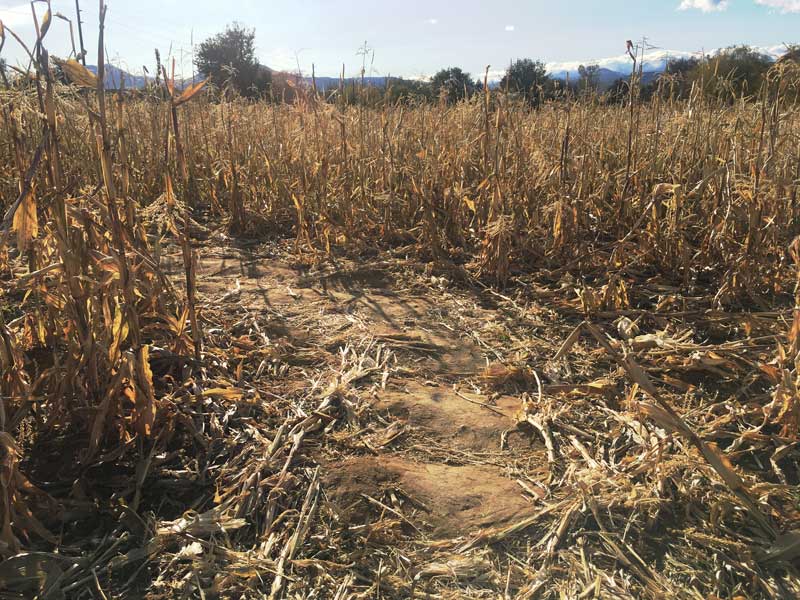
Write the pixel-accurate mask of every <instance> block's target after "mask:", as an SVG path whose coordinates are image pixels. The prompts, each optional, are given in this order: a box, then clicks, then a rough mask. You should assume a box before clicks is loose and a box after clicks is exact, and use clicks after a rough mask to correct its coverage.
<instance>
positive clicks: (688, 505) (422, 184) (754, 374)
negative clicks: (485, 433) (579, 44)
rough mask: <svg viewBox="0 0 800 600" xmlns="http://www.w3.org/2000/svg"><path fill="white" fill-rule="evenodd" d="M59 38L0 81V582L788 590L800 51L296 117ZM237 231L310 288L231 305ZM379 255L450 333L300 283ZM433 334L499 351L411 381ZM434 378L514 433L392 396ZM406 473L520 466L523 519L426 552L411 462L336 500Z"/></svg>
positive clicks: (69, 593)
mask: <svg viewBox="0 0 800 600" xmlns="http://www.w3.org/2000/svg"><path fill="white" fill-rule="evenodd" d="M101 14H103V13H101ZM42 31H43V33H41V38H40V40H39V43H37V44H36V46H35V48H33V50H32V52H31V58H32V62H33V65H34V69H35V73H33V75H32V76H31V78H30V80H29V81H27V82H26V83H25V85H23V86H6V87H5V88H4V89H3V90H1V91H0V132H2V133H0V140H1V141H0V197H2V199H3V203H4V206H3V210H4V218H3V222H2V231H1V232H0V235H2V241H3V243H2V246H1V247H0V279H2V291H1V294H2V295H1V296H0V298H1V299H2V304H1V305H0V337H2V340H1V343H0V372H1V373H2V377H1V378H0V395H1V396H2V398H1V399H0V561H1V562H0V595H2V597H3V598H6V597H7V598H24V597H34V596H36V597H41V598H51V597H54V598H56V597H57V598H73V597H74V598H101V597H102V598H111V597H153V598H162V597H163V598H171V597H184V598H208V597H236V598H240V597H245V598H251V597H252V598H263V597H269V598H306V597H307V598H339V599H344V598H387V599H388V598H407V597H420V598H422V597H436V598H461V597H475V598H500V597H502V598H534V597H543V598H557V597H567V598H590V597H594V598H601V597H602V598H611V597H613V598H640V597H644V598H663V597H686V598H792V597H797V595H798V594H800V573H798V557H800V513H799V512H798V509H800V495H799V494H798V488H797V485H798V483H799V482H800V469H798V457H800V451H799V450H798V426H799V425H800V398H798V385H800V371H798V364H799V363H798V360H800V308H799V307H800V241H797V239H798V238H797V236H798V235H800V199H798V191H800V105H798V104H797V102H796V98H797V93H796V92H797V90H796V89H795V86H796V82H797V81H798V79H797V72H796V66H794V65H791V64H785V65H781V66H780V68H777V67H776V69H775V70H774V73H772V74H771V77H770V79H769V81H768V82H767V83H766V84H765V85H764V87H763V88H762V89H761V90H760V91H759V92H758V93H757V94H755V95H754V96H753V97H750V98H746V99H745V98H735V97H733V98H729V99H722V100H720V99H719V98H717V99H714V100H711V99H709V98H706V97H704V96H703V95H702V94H701V93H700V91H699V90H696V91H695V93H693V94H692V95H691V97H690V98H689V99H688V100H677V99H673V98H671V97H670V95H669V93H668V86H665V89H664V90H663V91H664V93H661V94H657V95H656V96H655V97H654V98H653V99H652V100H651V101H648V102H646V103H645V102H640V101H639V100H638V99H637V97H636V94H635V91H634V93H632V94H631V98H630V99H629V101H628V103H627V104H626V105H625V106H620V105H614V106H609V105H606V104H603V103H602V102H601V101H600V99H599V98H597V97H576V98H572V97H569V96H565V97H564V98H562V99H560V100H557V101H552V102H548V103H545V104H544V105H543V106H541V107H538V108H535V109H534V108H531V107H530V106H528V105H526V104H524V103H523V102H521V101H520V100H518V99H515V98H514V97H513V96H510V95H507V94H504V93H503V92H502V91H496V90H490V89H488V86H487V89H486V90H485V91H484V93H482V94H480V95H478V96H477V97H474V98H472V99H470V100H466V101H463V102H460V103H457V104H447V103H446V102H444V101H442V102H440V103H434V104H429V103H420V104H414V103H398V104H394V105H378V106H358V105H355V106H353V105H349V104H348V105H345V103H343V102H342V103H339V102H337V98H336V96H335V95H334V97H333V98H332V99H331V100H329V101H323V100H322V99H321V98H320V97H318V96H317V95H315V94H314V93H313V92H312V91H311V90H298V93H297V97H296V99H295V101H294V102H293V103H292V104H278V103H270V102H254V101H246V100H244V99H235V98H234V99H230V98H228V99H225V100H220V99H219V98H217V97H216V96H215V95H213V94H210V93H207V92H208V90H207V89H206V88H205V87H204V86H203V84H197V85H194V86H191V87H189V88H187V89H184V90H178V89H175V86H174V85H172V84H171V83H170V82H169V81H170V78H169V77H168V74H167V73H166V71H165V72H164V79H165V81H167V84H165V88H166V89H161V90H155V89H151V90H148V91H144V92H136V93H132V92H124V91H122V92H119V91H107V90H105V89H104V88H103V83H102V82H103V64H102V54H103V53H102V52H100V56H101V58H100V65H99V68H98V73H97V76H95V75H94V74H92V73H90V72H89V71H87V70H86V69H85V68H83V67H82V66H81V65H80V64H79V63H77V62H75V61H68V62H63V61H62V62H61V63H60V64H61V67H62V69H63V70H64V72H65V73H66V74H67V75H68V77H69V79H70V80H71V82H72V83H71V85H63V84H60V83H57V82H56V80H55V78H54V72H53V69H52V66H53V65H54V64H55V61H54V60H51V59H50V58H49V57H48V54H47V51H46V50H45V45H44V43H43V40H44V39H45V38H44V33H46V28H44V27H43V28H42ZM99 48H101V49H102V48H103V37H102V27H101V34H100V39H99ZM634 83H635V77H634ZM222 248H228V249H229V250H224V252H234V253H236V254H235V256H236V257H237V258H236V259H235V260H236V261H246V260H250V261H251V262H253V264H255V266H254V267H253V268H254V269H267V270H268V269H270V268H273V267H275V266H276V265H284V266H285V269H286V271H287V272H289V267H292V268H296V269H297V270H299V272H302V273H303V277H305V279H303V277H300V278H299V279H297V281H298V282H300V283H296V282H295V283H291V284H290V285H288V286H287V283H286V282H283V280H280V281H282V283H280V284H277V283H275V285H274V286H273V288H271V289H272V292H273V293H276V292H280V293H282V294H284V296H285V303H284V304H282V305H280V306H278V305H275V304H274V303H266V304H263V303H262V304H258V305H256V304H252V303H251V304H248V303H247V302H246V301H245V298H246V297H249V296H255V293H256V291H258V290H256V289H254V288H253V287H252V284H251V283H249V282H248V281H244V276H241V278H242V279H243V281H239V279H238V278H237V277H229V278H228V279H227V280H223V281H221V282H220V281H217V279H215V278H214V276H215V273H216V274H218V273H222V270H221V269H222V267H224V266H225V262H224V261H222V262H221V263H219V264H218V263H216V262H214V260H216V258H219V257H220V256H223V255H221V254H220V253H221V252H223V250H221V249H222ZM224 256H227V255H224ZM224 256H223V257H224ZM215 257H216V258H215ZM248 257H249V258H248ZM220 265H222V267H220ZM286 265H288V266H286ZM212 267H215V268H216V267H219V269H218V270H217V271H213V269H212ZM276 268H277V267H276ZM364 269H367V272H368V275H369V277H372V276H373V275H374V271H376V270H377V271H380V272H381V273H383V275H382V277H387V278H388V279H389V280H391V281H392V282H395V283H394V284H393V286H394V287H392V289H393V290H395V291H394V292H392V293H393V294H399V297H405V296H403V294H412V293H413V298H419V297H425V296H427V297H435V298H438V302H439V303H440V307H439V312H436V316H435V319H434V317H433V316H431V315H434V313H433V312H431V313H426V315H427V316H414V317H408V318H407V319H406V321H405V322H404V323H403V325H404V327H406V329H404V331H405V333H404V334H403V335H402V336H401V335H399V334H398V333H396V332H394V333H391V334H390V333H386V332H380V331H379V330H378V329H376V328H375V326H374V323H372V324H371V322H370V321H368V320H365V319H366V317H364V316H363V314H362V313H360V312H358V310H356V309H353V308H352V306H350V305H348V306H349V308H348V307H346V306H343V304H342V302H341V300H336V298H335V297H334V299H333V300H330V298H328V300H325V296H324V294H322V292H320V294H319V295H318V296H315V295H313V294H310V292H309V291H308V290H306V289H305V288H304V289H300V288H301V287H302V285H301V284H302V282H303V281H305V280H307V279H308V278H311V279H314V280H315V281H334V280H335V278H336V277H338V278H340V279H341V278H342V277H343V278H345V279H347V280H348V281H349V282H350V283H348V284H347V287H348V288H349V287H350V286H352V285H354V283H353V282H356V283H357V282H358V281H359V273H362V272H364ZM216 276H217V278H219V277H222V276H221V275H216ZM269 276H270V277H272V275H269ZM288 276H289V275H287V277H288ZM234 280H235V281H234ZM270 281H273V283H274V282H275V281H276V280H274V279H271V280H270ZM292 281H293V282H294V281H295V280H292ZM213 282H216V283H214V284H213V285H212V283H213ZM242 284H244V285H242ZM309 285H311V284H309ZM314 285H316V284H314ZM370 285H371V286H373V287H370V286H369V285H366V284H364V290H366V291H364V290H362V292H360V293H363V294H366V295H367V296H368V297H371V298H377V299H376V300H375V302H376V303H380V302H385V298H386V296H387V294H388V292H387V293H386V294H378V293H376V292H375V289H374V285H373V284H370ZM215 286H216V287H215ZM248 286H250V287H248ZM292 286H294V289H292ZM279 287H280V289H278V288H279ZM311 287H312V288H313V285H312V286H311ZM284 289H285V290H287V291H286V292H284V291H283V290H284ZM314 289H316V288H314ZM267 292H269V289H267ZM267 292H265V293H267ZM325 292H326V293H327V288H326V290H325ZM248 295H249V296H248ZM355 297H356V296H353V298H355ZM409 297H412V296H409ZM327 301H330V302H332V303H333V304H331V305H330V306H329V305H328V304H319V303H320V302H327ZM336 303H338V305H337V306H333V305H334V304H336ZM381 306H383V305H381ZM390 316H391V315H390ZM429 317H430V318H431V319H433V320H431V321H430V322H429V321H426V320H425V319H428V318H429ZM426 323H429V324H430V327H427V325H426ZM441 323H444V324H445V326H446V329H447V331H445V330H444V329H442V331H444V333H442V334H441V335H442V336H444V335H449V336H451V337H450V338H448V339H451V340H454V341H453V346H454V347H455V348H461V347H467V346H469V347H470V348H471V347H473V346H474V347H475V349H476V350H475V351H476V352H478V353H480V354H481V361H482V366H480V368H478V367H475V368H469V369H465V368H462V367H461V366H459V367H458V368H456V367H454V366H452V365H451V366H449V367H447V369H445V370H440V371H437V370H435V369H434V368H433V367H431V369H432V370H430V371H426V370H425V369H426V368H427V367H425V366H424V365H426V364H427V363H426V362H425V361H426V360H428V358H429V357H430V356H432V355H435V354H437V353H442V352H443V351H442V343H441V340H440V339H439V338H436V339H433V338H431V339H433V341H431V339H429V338H428V337H425V335H427V334H425V331H428V332H430V331H433V330H436V331H439V330H438V329H436V328H437V327H439V328H440V329H441V327H440V325H441ZM426 327H427V329H426ZM282 328H288V329H289V330H292V331H294V330H298V331H299V330H302V331H303V332H304V334H303V335H302V336H301V335H299V334H298V335H296V336H295V335H288V334H285V333H281V332H282V331H283V329H282ZM409 328H410V329H409ZM411 330H413V331H411ZM409 331H411V334H409ZM448 332H449V333H448ZM437 335H438V334H437ZM440 337H441V336H440ZM442 339H444V338H442ZM454 352H455V350H454ZM454 356H455V354H454ZM409 357H416V358H413V360H412V359H409ZM426 357H428V358H426ZM456 358H458V357H457V356H456ZM406 359H408V360H406ZM455 360H456V359H455V358H453V361H451V362H452V364H455ZM444 362H447V361H444ZM437 368H439V367H437ZM420 374H422V375H420ZM415 377H417V378H419V377H421V378H422V379H420V381H422V380H424V382H425V385H429V383H430V381H431V380H433V381H435V382H437V385H441V386H442V389H444V390H446V391H447V393H451V388H452V390H455V389H456V388H457V389H458V390H471V391H469V394H478V395H477V396H474V398H473V396H472V395H468V397H467V400H469V402H468V403H467V404H465V405H464V407H465V408H464V409H463V410H465V411H466V410H468V409H469V410H471V409H475V410H476V411H479V412H478V414H483V415H484V417H483V418H482V419H483V420H485V419H494V418H497V414H495V413H498V411H499V412H502V410H501V408H502V405H503V404H502V403H503V402H504V401H505V400H503V398H506V399H508V402H511V403H514V404H513V406H514V411H513V412H514V415H513V423H512V424H511V425H509V426H508V427H507V431H504V432H503V434H502V437H500V436H498V439H497V440H495V441H496V442H497V443H498V444H499V450H498V449H497V447H496V446H497V444H495V445H494V446H492V450H491V453H489V452H488V451H486V452H483V450H481V452H479V451H477V450H475V448H471V449H467V450H465V449H464V448H461V447H459V448H456V447H455V446H449V447H447V448H439V449H438V450H436V449H432V448H434V447H433V446H431V445H430V444H429V443H427V442H425V439H426V438H424V436H423V433H422V432H421V431H422V430H421V429H420V428H419V427H417V426H416V425H415V424H414V421H413V418H411V417H408V415H406V418H403V419H399V418H395V417H396V415H394V414H393V413H392V411H391V410H388V409H387V410H388V412H387V410H384V409H383V408H382V405H381V404H380V402H381V400H380V398H381V396H382V395H383V394H388V395H391V394H400V393H401V392H399V391H398V390H401V389H402V390H405V391H403V392H402V394H406V395H407V394H411V393H412V392H409V391H408V390H409V389H412V388H409V387H408V386H409V385H410V383H409V382H410V381H412V380H413V379H414V378H415ZM393 386H395V387H393ZM403 386H405V387H403ZM393 389H394V390H395V391H394V392H392V390H393ZM414 389H416V388H414ZM423 389H424V388H423ZM476 390H477V391H476ZM417 393H420V394H423V393H424V391H420V390H419V389H417ZM453 393H455V392H453ZM458 394H461V395H462V396H463V395H464V394H468V392H467V391H464V392H463V393H462V392H461V391H458ZM376 398H378V399H377V400H376ZM475 398H478V399H477V400H476V399H475ZM465 402H466V400H465ZM480 411H483V412H480ZM454 418H457V417H454ZM425 426H426V425H425V424H424V423H423V424H422V425H421V426H420V427H422V429H424V427H425ZM476 427H479V425H476ZM509 431H510V432H512V433H511V434H510V433H509ZM512 434H513V436H519V435H522V436H523V437H524V438H525V439H526V440H527V442H526V444H525V445H523V446H520V445H518V444H514V443H511V444H509V442H508V439H509V437H508V436H509V435H512ZM420 436H423V437H420ZM437 439H438V438H437ZM421 440H422V441H421ZM493 443H494V442H493ZM437 448H438V446H437ZM426 453H427V454H426ZM432 453H433V454H432ZM434 454H435V456H434ZM401 455H402V456H410V457H412V458H413V459H414V460H415V461H417V463H418V462H419V461H422V460H423V457H424V460H425V461H427V462H430V463H431V464H436V465H445V466H453V465H455V467H460V468H466V467H469V466H471V467H472V468H475V469H485V468H488V466H492V465H493V466H494V467H497V466H498V465H501V466H502V473H503V474H504V475H503V476H504V477H506V478H507V479H508V480H509V481H511V482H512V485H513V484H514V482H519V486H515V485H514V486H513V487H514V490H515V491H513V492H510V491H508V492H507V491H502V490H499V489H498V491H497V492H496V494H497V495H502V494H506V493H508V494H509V495H514V496H521V497H524V498H525V499H526V500H525V502H526V503H527V504H526V507H527V506H529V509H528V508H525V509H524V510H521V511H518V513H515V516H514V518H510V520H507V521H505V522H503V523H502V524H499V521H498V522H494V521H493V522H490V523H489V525H487V526H485V527H474V528H472V529H470V530H468V528H466V525H465V529H464V530H463V531H456V532H450V533H449V535H446V536H440V535H438V534H436V533H435V532H434V529H429V528H426V525H425V523H426V521H425V519H426V518H429V519H433V517H418V515H424V514H428V515H432V514H436V510H437V509H435V508H431V507H430V506H428V507H427V510H426V508H425V507H424V506H423V505H424V504H425V503H424V502H421V501H420V502H416V501H415V500H414V499H413V498H412V496H413V495H414V494H412V493H411V492H409V489H411V488H412V487H413V484H412V483H408V484H407V485H406V487H404V486H403V481H404V480H403V475H402V473H406V472H408V469H410V468H412V467H408V466H404V467H403V468H402V469H401V468H399V467H398V468H397V469H396V470H395V471H393V473H394V474H393V475H391V476H390V477H389V476H387V477H388V479H386V480H385V481H384V480H381V482H379V483H380V485H376V486H373V488H374V489H371V491H368V490H367V488H366V487H365V488H363V489H362V488H358V493H355V494H353V495H352V496H353V497H350V496H349V495H348V494H346V493H345V490H346V489H349V488H348V487H347V486H348V485H349V484H347V483H346V482H344V480H343V479H342V478H343V477H345V476H346V475H347V473H344V474H342V473H341V470H342V469H341V464H345V465H351V466H352V469H353V472H355V471H354V470H355V469H356V466H357V465H362V464H364V461H366V460H368V459H369V460H374V461H376V462H375V464H376V465H379V466H380V468H381V469H385V468H386V469H388V467H387V466H386V465H393V464H396V461H398V460H399V458H398V457H399V456H401ZM365 457H366V458H365ZM370 457H372V458H370ZM434 459H435V460H434ZM369 464H372V463H369ZM414 464H416V463H414ZM414 468H416V467H414ZM437 468H438V467H437ZM442 468H444V467H442ZM497 468H500V467H497ZM337 469H338V470H337ZM368 471H370V469H364V472H365V473H367V474H366V475H364V476H365V477H367V479H369V477H371V475H369V477H368V476H367V475H368ZM437 473H438V471H437ZM437 478H438V480H439V481H440V482H441V481H443V480H444V479H445V476H444V475H441V476H437ZM359 481H361V480H359ZM370 481H371V480H370ZM387 482H388V483H387ZM409 486H410V487H409ZM351 487H352V486H351ZM503 489H505V488H503ZM401 491H402V492H403V493H401ZM420 494H422V495H423V496H424V491H421V492H420ZM431 498H432V499H433V500H435V499H436V496H435V495H432V496H430V497H429V501H428V504H430V500H431ZM487 502H488V500H487ZM345 505H346V507H345V508H342V507H343V506H345ZM356 505H357V506H358V507H359V508H357V509H352V507H353V506H356ZM351 510H355V513H354V514H350V512H348V511H351Z"/></svg>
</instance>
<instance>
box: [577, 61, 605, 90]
mask: <svg viewBox="0 0 800 600" xmlns="http://www.w3.org/2000/svg"><path fill="white" fill-rule="evenodd" d="M598 71H600V67H599V66H597V65H589V66H583V65H580V66H579V67H578V75H580V78H581V79H580V82H579V83H578V86H579V88H580V89H581V90H583V91H584V92H594V91H597V87H598V84H599V83H600V82H599V81H598Z"/></svg>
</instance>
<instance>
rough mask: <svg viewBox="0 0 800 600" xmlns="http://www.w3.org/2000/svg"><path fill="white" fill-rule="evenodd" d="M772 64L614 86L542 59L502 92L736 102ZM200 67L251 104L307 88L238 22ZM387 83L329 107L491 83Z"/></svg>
mask: <svg viewBox="0 0 800 600" xmlns="http://www.w3.org/2000/svg"><path fill="white" fill-rule="evenodd" d="M798 48H800V47H798V46H790V47H787V53H786V57H792V58H793V59H794V61H795V62H797V56H798V53H799V52H798ZM773 65H774V61H773V59H772V58H771V57H770V56H768V55H766V54H763V53H761V52H759V51H758V50H756V49H754V48H752V47H750V46H746V45H739V46H731V47H729V48H726V49H725V50H722V51H721V52H719V53H718V54H716V55H714V56H703V57H691V58H675V59H672V60H670V61H669V62H668V63H667V65H666V68H665V70H664V72H663V73H661V74H658V75H657V76H652V75H649V74H646V73H642V72H641V70H639V72H638V73H637V72H636V71H635V68H636V66H635V65H634V63H633V61H632V62H631V76H628V77H620V78H619V79H617V80H615V81H613V82H611V83H610V84H609V83H608V82H602V81H601V80H600V77H599V75H600V73H601V69H600V68H599V66H598V65H591V64H589V65H581V66H580V67H579V69H578V73H579V76H578V77H577V78H576V79H574V80H572V81H570V80H569V79H567V80H561V79H558V78H554V77H552V76H551V75H549V74H548V72H547V69H546V67H545V64H544V63H543V62H542V61H540V60H534V59H531V58H521V59H517V60H515V61H513V62H512V63H511V64H510V65H509V66H508V68H507V70H506V73H505V75H504V76H503V78H502V79H501V81H500V82H499V84H497V86H496V87H498V88H499V89H501V90H503V91H505V92H507V93H509V94H513V95H515V96H517V97H519V98H520V99H524V100H525V101H526V102H528V103H529V104H531V105H532V106H538V105H539V104H541V103H542V102H544V101H547V100H552V99H556V98H559V97H564V96H566V95H571V96H579V95H592V96H599V97H601V98H602V99H603V100H604V101H606V102H608V103H622V102H625V101H627V100H628V99H629V97H630V93H631V83H632V82H635V83H636V87H637V90H636V91H637V95H638V97H639V98H641V99H645V100H646V99H649V98H650V97H652V96H653V95H654V94H657V93H665V94H669V95H671V96H672V97H677V98H686V97H688V95H689V93H690V92H691V90H692V89H693V88H695V87H699V88H700V90H701V91H702V93H703V94H704V95H706V96H712V97H716V98H720V99H729V100H732V99H735V98H742V97H748V96H752V95H754V94H756V93H757V92H758V91H759V89H760V88H761V85H762V83H763V82H764V80H765V78H766V77H767V74H768V73H769V71H770V69H771V68H772V66H773ZM195 66H196V67H197V69H198V71H199V72H200V73H202V74H203V75H205V76H208V77H209V78H210V79H211V81H212V83H214V84H215V85H216V86H217V87H218V88H219V89H231V88H232V89H235V91H236V92H237V93H238V94H240V95H243V96H246V97H251V98H254V97H265V96H269V97H272V98H273V99H276V100H281V99H284V100H285V99H289V100H291V99H292V98H293V97H294V95H295V94H296V93H297V88H298V86H300V85H304V83H303V80H301V79H300V78H299V77H294V76H292V75H291V74H287V73H279V72H273V71H271V70H270V69H268V68H267V67H265V66H263V65H260V64H259V63H258V61H257V59H256V58H255V30H253V29H247V28H245V27H243V26H241V25H239V24H236V23H234V24H232V25H229V26H228V27H227V28H226V29H225V31H224V32H222V33H220V34H217V35H216V36H213V37H211V38H209V39H207V40H206V41H204V42H202V43H201V44H200V48H199V52H198V53H197V57H196V59H195ZM385 81H386V83H385V85H382V86H378V85H370V86H366V85H359V80H358V78H352V79H349V80H347V82H344V81H343V82H342V84H341V85H340V86H339V87H337V88H336V89H334V90H330V89H328V90H324V91H323V92H322V95H323V96H325V97H326V98H327V99H329V100H336V101H340V102H341V101H343V102H345V103H350V104H354V103H367V104H374V103H378V102H387V101H388V102H409V101H443V102H449V103H455V102H459V101H462V100H464V99H468V98H471V97H472V96H474V95H475V94H478V93H480V92H481V91H482V90H483V89H484V86H485V85H486V83H487V82H486V81H483V80H481V79H480V78H476V77H475V76H473V75H472V74H470V73H469V72H467V71H465V70H463V69H462V68H460V67H457V66H453V67H448V68H444V69H441V70H439V71H438V72H437V73H436V74H435V75H434V76H433V77H432V78H431V79H430V80H429V81H420V80H411V79H403V78H386V80H385Z"/></svg>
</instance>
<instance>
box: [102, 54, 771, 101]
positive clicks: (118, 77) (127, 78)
mask: <svg viewBox="0 0 800 600" xmlns="http://www.w3.org/2000/svg"><path fill="white" fill-rule="evenodd" d="M755 49H756V50H758V51H760V52H762V53H763V54H765V55H767V56H769V57H771V58H772V59H773V60H777V59H778V58H779V57H780V56H782V55H783V54H784V53H785V52H786V46H784V45H775V46H764V47H757V48H755ZM718 52H719V50H709V51H707V52H705V54H708V55H712V56H713V55H714V54H717V53H718ZM702 55H703V52H683V51H672V50H654V51H651V52H647V53H645V54H644V56H643V57H642V60H641V66H642V71H643V73H644V80H645V82H648V81H652V80H653V79H655V78H656V77H658V75H659V74H660V73H663V72H664V70H665V69H666V67H667V64H668V63H669V61H670V60H673V59H677V58H690V57H699V56H702ZM581 65H584V66H589V65H595V66H597V67H598V70H597V71H596V72H595V77H596V78H597V83H598V86H599V87H600V88H601V89H607V88H608V87H610V86H611V85H612V84H613V83H614V82H615V81H617V80H618V79H621V78H627V77H629V76H630V73H631V68H632V65H633V63H632V61H631V59H630V57H629V56H628V55H627V54H621V55H619V56H613V57H609V58H601V59H596V60H587V61H572V62H552V63H548V64H547V65H546V66H547V71H548V73H549V74H550V76H551V77H553V78H554V79H560V80H566V79H567V78H569V79H570V80H572V81H577V80H578V78H579V77H580V74H579V67H580V66H581ZM87 68H88V69H89V70H90V71H92V72H93V73H95V74H96V73H97V67H95V66H87ZM503 73H504V70H503V71H490V72H489V82H490V85H492V84H493V85H497V83H499V81H500V79H501V78H502V76H503ZM388 79H389V78H388V77H365V78H364V82H365V83H366V84H367V85H370V86H376V87H381V86H385V85H386V83H387V81H388ZM393 79H396V78H393ZM413 79H417V80H425V79H427V78H426V77H414V78H413ZM152 80H153V78H152V77H145V76H144V75H133V74H131V73H128V72H127V71H124V70H123V69H120V68H118V67H115V66H113V65H106V72H105V84H106V87H107V88H110V89H118V88H121V87H125V88H128V89H141V88H143V87H144V86H145V83H146V82H147V81H152ZM303 80H304V81H305V82H307V83H308V84H311V83H312V79H311V78H310V77H304V78H303ZM184 81H185V82H188V83H190V81H188V80H184ZM344 81H345V85H348V86H349V85H352V84H353V83H359V82H360V81H361V78H360V77H349V78H346V79H345V80H344ZM316 84H317V89H319V90H320V91H326V90H330V89H334V88H337V87H339V78H338V77H316ZM177 85H178V87H182V86H183V85H184V82H179V83H177Z"/></svg>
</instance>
